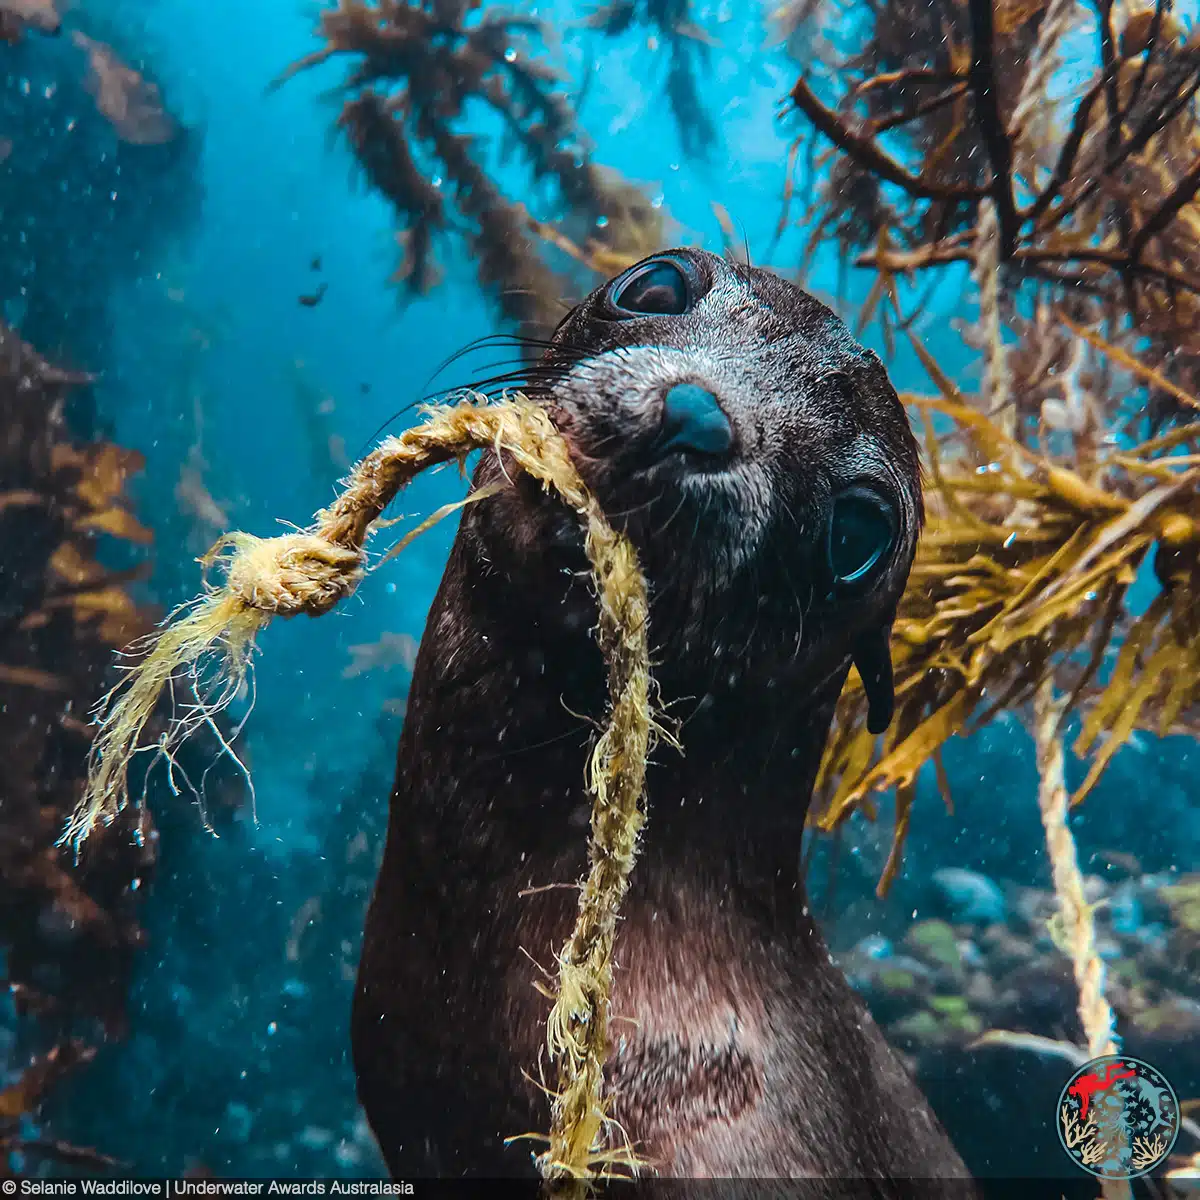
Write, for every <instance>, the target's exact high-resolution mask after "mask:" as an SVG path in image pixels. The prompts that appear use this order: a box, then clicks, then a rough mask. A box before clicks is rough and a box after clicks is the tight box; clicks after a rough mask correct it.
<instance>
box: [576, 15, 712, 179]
mask: <svg viewBox="0 0 1200 1200" xmlns="http://www.w3.org/2000/svg"><path fill="white" fill-rule="evenodd" d="M587 23H588V25H589V26H590V27H591V28H592V29H596V30H599V31H600V32H601V33H603V34H604V35H605V36H607V37H615V36H617V35H619V34H622V33H625V32H626V31H627V30H629V29H631V28H633V27H634V26H641V27H644V28H646V29H648V30H650V31H651V32H650V34H649V36H648V37H647V43H648V48H649V49H650V50H651V51H652V52H654V53H655V54H658V53H659V52H660V51H661V50H663V49H665V50H666V58H667V78H666V85H665V92H666V98H667V104H668V106H669V108H670V110H671V115H672V116H673V117H674V118H675V126H676V128H677V129H678V130H679V140H680V143H681V145H682V146H683V152H684V154H685V155H686V156H687V157H689V158H703V157H705V156H707V154H708V153H709V151H711V150H712V148H713V146H714V145H715V144H716V141H717V129H716V126H715V125H714V123H713V119H712V117H711V116H709V113H708V110H707V109H706V108H705V106H704V100H703V97H702V96H701V93H700V84H699V80H698V76H699V75H700V74H701V73H702V72H703V71H704V70H706V69H707V67H708V58H709V51H710V49H711V47H712V44H713V43H712V39H711V37H710V36H709V35H708V34H707V33H706V32H705V30H704V28H703V26H701V25H700V23H699V22H698V21H697V20H696V19H695V17H694V16H693V13H692V3H691V0H609V2H608V3H607V4H604V5H602V6H601V7H600V8H598V9H597V10H596V11H595V12H594V13H592V14H591V15H590V16H589V17H588V21H587Z"/></svg>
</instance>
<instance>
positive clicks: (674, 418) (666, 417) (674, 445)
mask: <svg viewBox="0 0 1200 1200" xmlns="http://www.w3.org/2000/svg"><path fill="white" fill-rule="evenodd" d="M659 446H660V448H661V449H663V450H691V451H694V452H695V453H697V454H713V455H718V454H728V453H729V452H730V451H731V450H732V449H733V426H732V425H731V424H730V423H729V418H728V417H727V416H726V415H725V412H724V410H723V409H722V408H721V405H720V404H719V403H718V402H717V398H716V396H714V395H713V394H712V392H710V391H708V390H707V389H706V388H702V387H700V385H699V384H695V383H677V384H676V385H675V386H674V387H673V388H671V389H670V391H668V392H667V394H666V396H665V397H664V399H663V425H662V433H661V435H660V441H659Z"/></svg>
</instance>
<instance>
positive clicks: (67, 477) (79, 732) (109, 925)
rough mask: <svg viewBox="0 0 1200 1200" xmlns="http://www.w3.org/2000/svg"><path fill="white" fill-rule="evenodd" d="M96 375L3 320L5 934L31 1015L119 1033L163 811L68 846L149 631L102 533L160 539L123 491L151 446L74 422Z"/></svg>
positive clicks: (1, 928) (0, 730)
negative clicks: (96, 437)
mask: <svg viewBox="0 0 1200 1200" xmlns="http://www.w3.org/2000/svg"><path fill="white" fill-rule="evenodd" d="M85 382H86V378H85V377H82V376H79V375H74V374H70V373H67V372H63V371H60V370H57V369H56V368H54V367H52V366H51V365H50V364H49V363H47V362H45V361H44V360H43V359H41V358H40V357H39V356H38V355H37V354H36V353H35V352H34V351H33V350H32V349H31V348H30V347H29V346H27V345H26V344H24V343H23V342H22V341H21V339H20V338H19V337H18V336H17V335H16V334H14V333H13V332H11V331H9V330H7V329H5V328H3V327H0V414H2V420H0V426H2V428H3V430H4V434H3V438H2V439H0V458H2V460H3V471H2V472H0V475H2V476H3V478H4V480H5V488H4V490H3V491H2V492H0V545H2V546H3V547H4V554H3V560H4V571H3V587H2V588H0V706H2V707H3V708H4V709H5V710H6V711H7V712H8V713H10V714H12V713H18V712H19V713H21V714H22V715H23V718H24V719H22V720H20V721H16V720H11V719H10V720H8V721H6V722H5V723H4V724H3V725H2V726H0V758H2V759H3V762H4V789H3V790H4V811H5V820H4V824H3V829H2V831H0V938H2V939H3V940H4V942H6V943H7V945H8V947H9V957H8V964H9V970H8V981H9V984H10V987H11V988H12V989H13V991H14V996H15V998H16V1001H17V1005H18V1010H19V1011H32V1012H35V1013H36V1012H40V1013H41V1014H43V1016H48V1017H49V1019H50V1022H51V1025H52V1026H53V1025H54V1024H55V1023H56V1022H58V1021H61V1020H67V1019H69V1018H70V1017H71V1016H72V1015H73V1014H76V1015H78V1014H82V1015H85V1016H95V1017H99V1018H100V1019H101V1020H102V1021H103V1023H104V1025H105V1026H106V1027H107V1028H108V1029H109V1030H110V1031H112V1032H119V1031H120V1030H121V1029H122V1028H123V1025H124V1000H125V987H126V982H127V980H126V972H127V970H128V967H129V963H130V958H131V955H132V953H133V951H134V950H135V949H136V948H137V947H138V946H139V945H140V944H141V942H142V938H143V935H142V932H141V929H140V927H139V925H138V922H137V918H136V900H137V888H138V886H139V884H140V882H141V881H142V880H143V879H145V878H147V876H148V875H149V873H150V872H151V871H152V868H153V863H154V857H155V837H154V833H153V828H152V825H151V822H150V818H149V816H148V814H147V813H146V812H145V811H144V810H138V811H137V812H130V813H129V814H128V816H126V817H124V818H122V819H121V820H120V821H118V822H116V823H114V825H113V827H112V828H110V829H107V830H105V831H104V836H103V838H102V839H101V840H100V841H99V842H98V843H97V847H96V853H95V854H93V855H91V856H89V858H88V860H87V861H86V862H85V863H83V864H81V865H80V867H79V868H78V869H75V868H73V866H72V863H71V860H70V858H69V856H66V855H64V854H63V852H62V851H60V850H58V849H57V848H56V847H55V842H56V840H57V838H58V834H59V832H60V830H61V826H62V822H63V819H64V817H65V816H66V814H68V813H69V812H70V811H71V810H72V808H73V807H74V806H75V804H76V803H77V802H78V798H79V790H80V786H81V784H82V779H83V772H84V759H85V758H86V752H87V747H88V744H89V742H90V739H91V736H92V730H91V728H90V726H89V725H88V724H87V709H88V707H89V706H90V704H91V702H92V700H93V699H94V697H95V696H96V694H97V692H98V691H99V690H100V685H101V682H102V680H103V679H104V676H105V672H106V670H107V668H108V664H109V662H110V661H111V657H112V653H113V651H114V650H115V649H119V648H120V647H122V646H125V645H128V644H129V642H130V640H131V639H134V638H137V637H139V636H141V635H142V634H143V633H145V632H146V631H147V629H148V627H149V620H148V614H146V613H144V612H142V611H140V610H139V609H138V608H137V607H136V606H135V605H134V603H133V601H132V600H131V599H130V596H129V593H128V591H127V584H128V583H129V582H130V581H131V580H133V579H135V578H137V577H138V576H140V575H141V574H142V570H141V568H140V567H133V568H129V569H127V570H124V571H119V572H118V571H113V570H110V569H108V568H107V567H104V566H102V565H101V564H100V562H99V561H98V560H97V557H96V543H97V536H98V535H99V534H101V533H103V534H106V535H108V536H109V537H112V538H116V539H119V540H121V541H125V542H131V543H134V544H141V545H144V544H146V543H147V542H149V540H150V534H149V532H148V531H147V530H146V529H145V528H144V527H143V526H142V525H141V524H140V523H139V522H138V521H137V519H136V517H135V516H134V515H133V513H132V511H131V509H130V507H129V504H128V502H127V500H126V498H125V494H124V489H125V480H126V478H127V477H128V475H129V474H130V473H131V472H133V471H136V470H138V469H139V467H140V459H139V458H138V456H137V455H136V454H133V453H131V452H129V451H125V450H121V449H119V448H118V447H116V446H113V445H111V444H109V443H102V442H97V443H91V444H81V443H78V442H75V441H74V440H72V438H71V437H70V435H69V434H68V432H67V429H66V425H65V420H64V415H63V408H64V403H65V401H66V397H67V394H68V392H69V391H70V390H71V389H72V388H74V387H77V386H79V385H81V384H83V383H85Z"/></svg>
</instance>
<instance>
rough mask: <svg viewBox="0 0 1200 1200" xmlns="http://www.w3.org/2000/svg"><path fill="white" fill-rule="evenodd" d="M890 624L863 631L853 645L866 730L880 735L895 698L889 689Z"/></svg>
mask: <svg viewBox="0 0 1200 1200" xmlns="http://www.w3.org/2000/svg"><path fill="white" fill-rule="evenodd" d="M891 637H892V623H891V621H889V622H888V623H887V624H886V625H879V626H876V627H875V628H874V629H867V630H864V632H863V633H861V634H859V637H858V640H857V641H856V642H855V643H854V649H853V651H852V657H853V661H854V666H855V668H856V669H857V671H858V674H859V676H860V677H861V679H862V682H863V691H865V692H866V693H867V729H868V730H869V731H870V732H871V733H882V732H883V731H884V730H885V729H886V728H887V727H888V726H889V725H890V724H891V722H892V713H893V711H894V710H895V707H896V695H895V692H894V691H893V689H892V648H891Z"/></svg>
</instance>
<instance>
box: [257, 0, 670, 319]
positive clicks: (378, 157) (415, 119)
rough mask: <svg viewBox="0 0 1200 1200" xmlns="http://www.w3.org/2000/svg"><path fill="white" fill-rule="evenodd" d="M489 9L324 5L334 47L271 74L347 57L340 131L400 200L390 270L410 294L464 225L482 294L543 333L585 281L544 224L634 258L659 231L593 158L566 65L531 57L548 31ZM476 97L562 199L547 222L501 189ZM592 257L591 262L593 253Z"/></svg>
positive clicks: (630, 191) (369, 171) (430, 277)
mask: <svg viewBox="0 0 1200 1200" xmlns="http://www.w3.org/2000/svg"><path fill="white" fill-rule="evenodd" d="M480 10H481V5H480V4H479V3H478V2H477V0H476V2H470V0H424V2H421V3H416V2H414V3H405V2H401V0H374V2H371V3H367V2H365V0H339V3H338V4H337V6H336V7H335V8H331V9H328V10H326V11H324V12H323V13H322V14H321V16H320V19H319V23H318V29H317V36H318V37H319V38H320V40H321V41H322V42H323V43H324V45H323V46H322V47H321V48H320V49H319V50H316V51H314V52H313V53H311V54H309V55H307V56H306V57H305V58H303V59H301V60H300V61H299V62H297V63H294V64H293V65H292V66H291V67H289V68H288V69H287V70H286V71H285V72H283V74H282V75H281V76H279V78H278V79H277V80H276V81H275V86H278V85H279V84H281V83H283V82H284V81H285V80H286V79H288V78H290V77H291V76H293V75H295V74H296V73H298V72H300V71H303V70H307V69H310V68H312V67H315V66H317V65H319V64H321V63H324V62H326V61H328V60H329V59H332V58H335V57H345V58H348V59H350V61H351V64H352V65H351V66H350V68H349V70H348V73H347V75H346V78H345V80H344V82H343V84H342V87H341V92H342V94H343V96H344V99H343V103H342V110H341V115H340V117H339V118H338V128H339V129H340V131H341V132H342V134H343V135H344V136H345V138H346V140H347V142H348V143H349V145H350V148H351V150H352V151H353V153H354V156H355V158H356V160H357V162H358V164H359V166H360V167H361V168H362V171H363V173H364V174H365V176H366V178H367V181H368V182H369V184H370V185H371V186H372V187H373V188H375V189H376V190H377V191H379V192H380V193H381V194H382V195H383V196H385V197H386V198H387V199H388V201H389V202H390V203H391V205H392V207H393V209H394V211H395V213H396V217H397V221H398V224H399V229H398V231H397V234H396V240H397V243H398V245H399V248H400V260H399V264H398V266H397V268H396V271H395V275H394V279H395V281H396V282H397V283H399V284H401V285H402V287H403V288H404V290H405V292H406V293H408V294H410V295H421V294H425V293H427V292H428V291H429V290H430V289H431V288H432V287H433V286H434V285H435V284H436V283H437V282H438V280H439V278H440V274H441V269H440V265H439V260H438V255H437V253H436V244H437V242H438V240H439V239H445V238H448V237H450V236H451V235H458V236H461V237H462V238H463V240H464V249H465V251H466V254H467V256H468V258H469V260H470V261H471V262H472V263H474V264H475V270H476V274H477V277H478V280H479V283H480V285H481V286H482V287H483V289H484V291H485V292H486V293H487V294H488V295H489V296H491V297H493V298H494V300H495V301H496V302H497V303H498V305H499V307H500V310H501V311H502V312H503V314H504V315H505V316H506V317H508V318H509V319H510V320H512V321H514V322H516V323H517V324H518V325H520V326H521V328H523V329H524V330H526V331H529V332H533V333H545V332H547V331H548V330H550V329H552V328H553V327H554V326H555V325H556V324H557V323H558V319H559V317H560V316H561V313H562V309H561V303H562V297H563V294H564V292H565V293H566V294H571V293H572V292H574V291H576V290H577V288H576V286H575V284H574V282H573V281H572V280H571V279H570V278H569V277H567V276H565V275H564V274H563V273H562V272H560V271H556V270H555V269H553V268H552V267H551V265H550V264H549V262H548V261H547V259H546V258H545V257H544V256H543V254H542V253H540V252H539V247H538V245H537V243H538V242H539V240H540V235H541V234H542V232H543V229H549V230H552V231H557V232H558V233H559V236H560V237H561V239H562V240H565V241H568V242H570V243H571V244H574V243H575V242H578V241H580V240H581V239H580V238H579V237H572V236H571V234H570V232H568V230H567V225H568V224H569V223H570V221H571V220H573V221H575V222H576V223H578V224H581V225H582V226H583V228H584V230H585V231H586V232H585V236H584V238H583V239H582V240H584V241H585V242H586V243H587V244H588V245H590V246H592V247H594V248H595V250H597V251H600V250H605V249H608V250H612V251H615V252H617V253H618V254H620V255H621V256H622V257H623V259H624V260H625V261H628V262H632V261H636V259H637V258H640V257H642V255H644V254H645V253H648V252H649V251H650V250H652V249H655V248H657V246H658V244H659V242H660V241H661V219H660V216H659V213H658V212H657V210H656V209H655V208H654V207H653V206H652V205H651V204H650V202H649V201H648V200H647V199H646V198H645V197H644V196H642V195H641V193H640V192H639V191H638V190H637V189H636V188H634V187H633V186H632V185H630V184H629V183H627V182H626V181H625V180H623V179H621V178H620V176H618V175H617V174H616V173H615V172H612V171H610V170H606V169H605V168H604V167H602V166H600V165H599V164H597V163H596V162H594V161H593V159H592V156H591V151H590V147H589V146H588V144H587V142H586V140H585V138H584V136H583V134H582V132H581V131H580V129H579V127H578V124H577V122H576V118H575V112H574V109H573V107H572V105H571V102H570V100H569V99H568V97H567V95H566V94H565V92H564V91H563V89H562V87H561V83H562V81H561V79H560V78H559V76H558V74H557V73H556V72H555V71H554V70H553V69H552V68H550V67H549V66H547V65H546V64H545V63H544V62H543V61H541V60H540V59H539V58H538V57H537V56H536V54H535V52H534V49H533V45H534V43H535V42H536V41H537V40H538V39H539V38H540V37H541V35H542V34H543V32H544V29H543V25H542V23H541V22H540V21H539V20H537V19H535V18H533V17H518V16H513V15H510V14H505V13H501V12H498V11H492V10H488V9H484V10H483V11H480ZM475 106H480V108H481V109H482V110H483V111H484V112H486V113H488V114H489V119H490V120H491V121H494V122H495V123H496V124H497V125H498V127H499V129H500V130H501V132H502V145H501V146H500V152H501V155H502V156H515V157H517V158H518V159H519V160H520V161H521V162H522V163H523V164H524V165H525V167H526V168H527V169H528V171H529V174H530V177H531V180H532V182H533V183H534V184H544V185H549V187H550V188H551V190H552V192H553V194H554V196H555V198H556V203H557V205H558V208H559V210H560V211H559V213H557V214H555V217H554V219H552V220H548V221H540V220H538V219H536V218H534V217H533V216H531V214H530V213H529V212H528V211H527V209H526V206H525V205H524V204H522V203H521V202H519V201H517V200H514V199H512V198H511V197H510V196H508V195H507V194H506V193H505V191H504V190H503V189H502V188H501V186H500V185H499V183H498V182H497V181H496V178H495V174H494V166H495V161H494V160H495V156H494V155H490V154H489V153H488V150H489V147H488V146H487V144H486V143H485V142H484V140H483V139H482V138H480V137H478V136H476V135H473V134H471V133H469V132H467V131H466V121H465V116H466V112H467V110H468V108H472V109H474V107H475ZM585 261H586V259H585Z"/></svg>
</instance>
